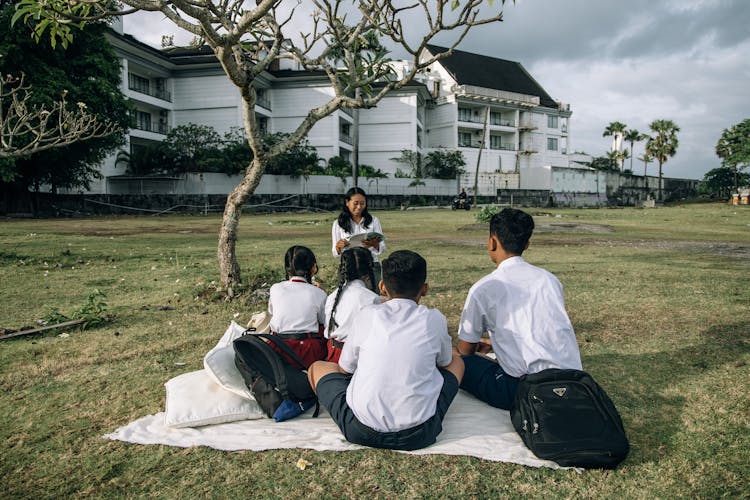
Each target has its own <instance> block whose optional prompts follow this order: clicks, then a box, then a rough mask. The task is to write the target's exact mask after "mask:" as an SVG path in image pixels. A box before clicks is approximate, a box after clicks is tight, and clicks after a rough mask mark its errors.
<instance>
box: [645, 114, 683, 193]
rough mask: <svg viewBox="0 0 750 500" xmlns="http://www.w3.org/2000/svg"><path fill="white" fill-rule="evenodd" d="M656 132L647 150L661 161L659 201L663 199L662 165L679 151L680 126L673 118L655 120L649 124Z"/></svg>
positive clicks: (647, 145)
mask: <svg viewBox="0 0 750 500" xmlns="http://www.w3.org/2000/svg"><path fill="white" fill-rule="evenodd" d="M649 127H650V128H651V130H652V131H653V132H654V133H653V134H652V135H651V138H650V139H649V140H648V142H647V143H646V152H647V153H648V154H649V155H650V156H651V157H652V158H654V159H655V160H656V161H658V162H659V201H661V200H662V196H661V186H662V166H663V165H664V164H665V163H666V162H667V160H668V159H669V158H671V157H673V156H674V155H675V153H677V146H678V145H679V142H678V141H677V132H679V131H680V127H678V126H677V124H675V122H673V121H672V120H654V121H652V122H651V123H650V124H649Z"/></svg>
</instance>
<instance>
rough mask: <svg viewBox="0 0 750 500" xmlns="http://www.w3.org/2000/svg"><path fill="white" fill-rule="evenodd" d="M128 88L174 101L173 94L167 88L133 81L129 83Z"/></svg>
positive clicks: (163, 99)
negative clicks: (138, 83) (157, 87)
mask: <svg viewBox="0 0 750 500" xmlns="http://www.w3.org/2000/svg"><path fill="white" fill-rule="evenodd" d="M128 88H129V89H130V90H132V91H134V92H138V93H139V94H146V95H150V96H151V97H156V98H157V99H161V100H162V101H167V102H172V94H170V93H169V92H167V91H166V90H159V89H152V88H151V87H144V86H142V85H137V84H134V83H133V82H131V83H130V84H129V85H128Z"/></svg>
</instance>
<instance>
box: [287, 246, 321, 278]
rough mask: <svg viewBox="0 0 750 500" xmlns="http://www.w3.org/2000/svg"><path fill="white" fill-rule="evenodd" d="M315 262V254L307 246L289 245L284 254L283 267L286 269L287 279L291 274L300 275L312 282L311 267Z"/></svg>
mask: <svg viewBox="0 0 750 500" xmlns="http://www.w3.org/2000/svg"><path fill="white" fill-rule="evenodd" d="M315 264H317V261H316V260H315V254H314V253H313V252H312V250H310V249H309V248H307V247H303V246H301V245H294V246H291V247H289V250H287V251H286V254H285V255H284V268H285V269H286V277H287V279H289V278H291V277H292V276H301V277H303V278H305V279H306V280H307V282H308V283H311V282H312V274H313V272H312V268H313V266H314V265H315Z"/></svg>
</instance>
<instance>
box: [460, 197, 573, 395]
mask: <svg viewBox="0 0 750 500" xmlns="http://www.w3.org/2000/svg"><path fill="white" fill-rule="evenodd" d="M533 231H534V220H533V219H532V218H531V216H530V215H529V214H527V213H525V212H523V211H521V210H516V209H513V208H506V209H503V210H502V211H501V212H500V213H497V214H495V215H493V216H492V220H491V221H490V237H489V240H488V242H487V249H488V251H489V254H490V259H491V260H492V262H494V263H495V264H497V269H496V270H495V271H493V272H492V273H490V274H488V275H487V276H485V277H484V278H482V279H480V280H479V281H477V282H476V283H475V284H474V286H472V287H471V289H470V290H469V294H468V296H467V297H466V303H465V304H464V309H463V312H462V313H461V321H460V323H459V328H458V339H459V340H458V352H459V353H460V354H462V355H464V356H463V360H464V363H465V365H466V370H465V373H464V378H463V381H462V382H461V388H462V389H465V390H466V391H468V392H470V393H471V394H473V395H474V396H476V397H477V398H479V399H481V400H482V401H485V402H487V403H489V404H490V405H492V406H495V407H497V408H502V409H506V410H507V409H510V407H511V405H512V404H513V398H514V396H515V394H516V390H517V388H518V379H519V377H521V376H522V375H525V374H529V373H536V372H539V371H542V370H545V369H547V368H575V369H578V370H580V369H581V355H580V353H579V352H578V344H577V342H576V337H575V334H574V333H573V326H572V325H571V323H570V319H568V314H567V313H566V312H565V303H564V300H563V289H562V285H561V284H560V282H559V281H558V280H557V278H555V276H554V275H552V274H551V273H549V272H548V271H545V270H544V269H541V268H539V267H536V266H532V265H531V264H529V263H527V262H526V261H525V260H524V259H523V257H521V254H522V253H523V251H524V250H526V248H528V246H529V239H530V238H531V233H532V232H533ZM484 332H487V333H489V337H490V338H489V341H487V339H482V338H481V337H482V334H483V333H484ZM490 349H492V350H493V351H494V352H495V355H496V356H497V361H495V360H492V359H489V358H486V357H484V356H479V355H475V352H477V351H478V352H480V353H486V352H489V351H490Z"/></svg>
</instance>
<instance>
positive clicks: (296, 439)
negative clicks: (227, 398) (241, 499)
mask: <svg viewBox="0 0 750 500" xmlns="http://www.w3.org/2000/svg"><path fill="white" fill-rule="evenodd" d="M312 413H313V412H312V411H308V412H307V413H306V414H304V415H302V416H300V417H297V418H294V419H292V420H287V421H286V422H280V423H276V422H274V421H273V420H272V419H268V418H263V419H259V420H242V421H237V422H231V423H226V424H217V425H207V426H203V427H196V428H184V429H174V428H170V427H167V426H166V425H165V423H164V413H157V414H156V415H149V416H147V417H143V418H140V419H138V420H136V421H134V422H131V423H130V424H128V425H125V426H124V427H120V428H119V429H117V430H116V431H115V432H113V433H111V434H107V435H106V436H105V437H106V438H109V439H113V440H119V441H125V442H128V443H137V444H163V445H169V446H179V447H182V448H187V447H191V446H208V447H210V448H215V449H218V450H226V451H235V450H253V451H261V450H274V449H288V448H304V449H311V450H318V451H325V450H330V451H348V450H359V449H363V448H364V447H363V446H359V445H356V444H352V443H349V442H348V441H346V440H345V439H344V436H343V435H342V434H341V431H340V430H339V428H338V427H337V426H336V424H335V423H334V422H333V420H332V419H331V417H330V416H329V415H328V414H327V413H326V412H325V410H323V409H322V408H321V412H320V415H319V417H318V418H312ZM405 453H411V454H414V455H428V454H443V455H468V456H472V457H477V458H482V459H485V460H491V461H496V462H511V463H517V464H522V465H527V466H530V467H550V468H553V469H557V468H560V466H558V465H557V464H556V463H554V462H550V461H548V460H540V459H538V458H536V457H535V456H534V455H533V454H532V453H531V452H530V451H529V450H528V448H526V446H524V444H523V442H522V441H521V438H520V437H519V436H518V434H516V432H515V430H514V429H513V426H512V424H511V422H510V415H509V413H508V412H507V411H503V410H498V409H496V408H492V407H491V406H488V405H487V404H485V403H483V402H481V401H479V400H477V399H476V398H474V397H473V396H471V395H469V394H467V393H465V392H464V391H459V393H458V395H457V396H456V399H455V400H454V401H453V403H452V404H451V407H450V409H449V410H448V413H447V415H446V416H445V420H444V421H443V432H442V433H440V435H439V436H438V438H437V442H436V443H435V444H433V445H432V446H429V447H427V448H424V449H422V450H416V451H409V452H405Z"/></svg>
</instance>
